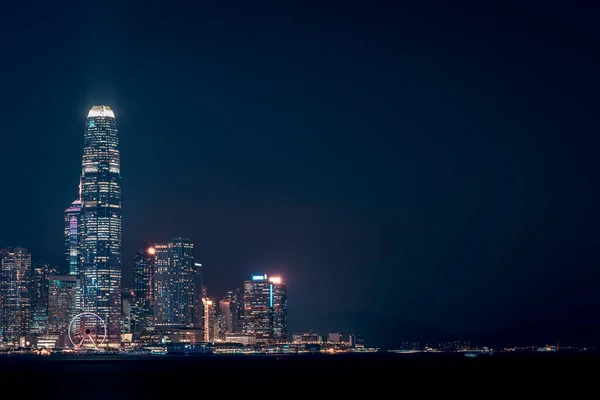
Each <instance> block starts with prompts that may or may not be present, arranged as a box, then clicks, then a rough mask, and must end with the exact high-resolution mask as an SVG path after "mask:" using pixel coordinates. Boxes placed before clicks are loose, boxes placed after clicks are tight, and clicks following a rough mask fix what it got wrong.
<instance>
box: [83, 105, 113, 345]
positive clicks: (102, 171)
mask: <svg viewBox="0 0 600 400" xmlns="http://www.w3.org/2000/svg"><path fill="white" fill-rule="evenodd" d="M81 202H82V207H81V244H80V251H81V257H82V264H81V266H80V271H79V272H80V278H81V284H82V290H83V293H82V295H83V308H84V310H85V311H89V312H93V313H96V314H98V315H99V316H100V317H101V318H102V319H103V320H104V323H105V324H106V326H107V340H106V341H105V344H106V345H108V346H110V347H119V346H120V340H121V290H120V287H121V170H120V155H119V138H118V135H117V126H116V121H115V114H114V113H113V110H111V108H110V107H108V106H94V107H92V108H91V110H90V111H89V113H88V117H87V119H86V126H85V135H84V148H83V157H82V170H81Z"/></svg>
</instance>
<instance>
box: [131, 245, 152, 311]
mask: <svg viewBox="0 0 600 400" xmlns="http://www.w3.org/2000/svg"><path fill="white" fill-rule="evenodd" d="M155 253H156V250H155V249H154V244H150V243H145V244H143V245H142V246H141V247H140V249H139V250H138V251H137V252H136V253H135V255H134V269H133V276H134V287H133V290H134V293H135V299H136V303H137V307H138V309H139V310H140V311H141V312H149V311H150V310H151V309H152V306H153V298H154V296H153V289H154V254H155Z"/></svg>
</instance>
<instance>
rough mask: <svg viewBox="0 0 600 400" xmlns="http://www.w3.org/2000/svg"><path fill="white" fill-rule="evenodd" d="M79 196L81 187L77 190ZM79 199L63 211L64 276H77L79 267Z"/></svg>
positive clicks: (80, 205)
mask: <svg viewBox="0 0 600 400" xmlns="http://www.w3.org/2000/svg"><path fill="white" fill-rule="evenodd" d="M79 193H80V196H81V185H80V189H79ZM81 207H82V203H81V198H80V199H78V200H75V201H74V202H72V203H71V206H70V207H69V208H67V209H66V210H65V258H66V262H67V270H66V271H65V275H79V269H80V265H81V254H80V242H81Z"/></svg>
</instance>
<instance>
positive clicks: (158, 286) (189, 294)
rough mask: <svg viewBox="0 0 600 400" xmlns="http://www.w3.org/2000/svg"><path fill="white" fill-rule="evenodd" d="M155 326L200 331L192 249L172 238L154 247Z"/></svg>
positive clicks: (185, 241)
mask: <svg viewBox="0 0 600 400" xmlns="http://www.w3.org/2000/svg"><path fill="white" fill-rule="evenodd" d="M154 249H155V255H154V323H155V326H156V327H187V328H200V327H201V326H202V325H201V321H199V320H198V318H197V316H198V312H197V311H198V307H201V304H200V301H201V297H200V296H198V294H199V289H200V287H199V285H198V283H199V276H200V274H199V271H198V268H197V267H196V265H195V264H194V245H193V243H192V242H190V241H189V240H188V239H184V238H174V239H172V240H171V241H170V242H168V243H156V245H155V246H154Z"/></svg>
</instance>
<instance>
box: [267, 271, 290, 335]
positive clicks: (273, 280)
mask: <svg viewBox="0 0 600 400" xmlns="http://www.w3.org/2000/svg"><path fill="white" fill-rule="evenodd" d="M269 283H270V284H271V286H270V290H271V300H270V301H271V309H272V311H273V339H274V340H275V341H280V342H286V341H287V340H288V337H287V336H288V329H287V288H286V286H285V282H284V281H283V280H282V279H281V278H280V277H273V276H271V277H269Z"/></svg>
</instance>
